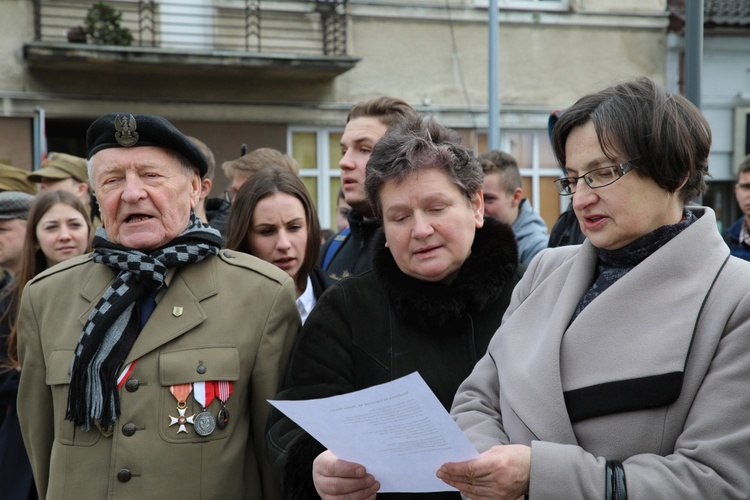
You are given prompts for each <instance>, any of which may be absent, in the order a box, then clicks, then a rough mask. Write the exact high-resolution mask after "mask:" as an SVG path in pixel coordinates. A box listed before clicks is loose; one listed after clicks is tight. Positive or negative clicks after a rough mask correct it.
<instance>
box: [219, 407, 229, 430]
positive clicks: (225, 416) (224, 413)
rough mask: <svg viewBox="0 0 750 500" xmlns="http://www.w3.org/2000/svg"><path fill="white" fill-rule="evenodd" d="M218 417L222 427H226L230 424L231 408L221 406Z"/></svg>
mask: <svg viewBox="0 0 750 500" xmlns="http://www.w3.org/2000/svg"><path fill="white" fill-rule="evenodd" d="M216 417H217V420H218V424H219V428H220V429H224V428H225V427H226V426H227V425H229V410H227V408H226V406H224V405H222V406H221V410H219V414H218V415H217V416H216Z"/></svg>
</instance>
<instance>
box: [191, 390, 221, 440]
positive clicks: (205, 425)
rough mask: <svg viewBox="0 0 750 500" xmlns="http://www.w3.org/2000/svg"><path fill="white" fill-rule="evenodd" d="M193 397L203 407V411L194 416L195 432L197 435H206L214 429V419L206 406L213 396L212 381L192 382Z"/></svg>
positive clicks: (209, 403)
mask: <svg viewBox="0 0 750 500" xmlns="http://www.w3.org/2000/svg"><path fill="white" fill-rule="evenodd" d="M193 397H194V398H195V400H196V401H197V402H198V403H199V404H200V405H201V406H202V407H203V411H202V412H200V413H199V414H198V415H196V416H195V423H194V424H193V426H194V427H195V433H196V434H198V435H199V436H208V435H209V434H211V433H212V432H213V431H214V429H216V419H215V418H214V416H213V415H211V414H210V413H209V412H208V410H207V408H208V407H209V406H210V405H211V402H212V401H213V400H214V397H215V388H214V384H213V382H195V383H194V384H193Z"/></svg>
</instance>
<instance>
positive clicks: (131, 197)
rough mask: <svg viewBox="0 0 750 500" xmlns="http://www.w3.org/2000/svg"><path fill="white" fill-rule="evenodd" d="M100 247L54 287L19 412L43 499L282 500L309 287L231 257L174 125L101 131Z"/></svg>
mask: <svg viewBox="0 0 750 500" xmlns="http://www.w3.org/2000/svg"><path fill="white" fill-rule="evenodd" d="M87 143H88V147H89V155H88V157H89V164H88V168H89V177H90V178H91V180H92V183H93V186H94V189H95V192H96V196H97V201H98V204H99V206H100V209H101V215H102V221H103V223H104V225H103V227H102V228H99V229H98V230H97V232H96V235H95V237H94V241H93V249H94V251H93V252H92V253H91V254H89V255H85V256H81V257H78V258H74V259H70V260H69V261H66V262H65V263H63V264H61V265H59V266H56V267H53V268H51V269H49V270H47V271H45V272H44V273H41V274H40V275H38V276H37V277H36V278H35V279H34V280H32V281H31V282H30V283H29V284H28V285H27V287H26V289H25V291H24V294H23V298H22V304H21V310H20V319H19V334H18V337H19V340H18V351H19V360H20V363H21V366H22V367H23V370H22V372H21V381H20V387H19V405H18V414H19V419H20V421H21V431H22V434H23V437H24V442H25V444H26V448H27V450H28V452H29V455H30V457H31V460H32V468H33V472H34V477H35V481H36V485H37V491H38V493H39V497H40V498H43V499H44V498H50V499H51V498H55V499H74V498H75V499H80V498H84V499H87V498H91V499H101V498H114V497H118V498H119V497H125V498H136V497H138V498H168V497H179V498H183V499H208V498H258V499H260V498H264V499H275V498H278V496H279V488H278V485H277V484H276V483H275V481H274V480H273V477H272V474H271V470H270V466H269V465H268V464H267V462H266V461H265V460H264V458H263V453H262V450H263V432H262V431H263V429H264V426H265V422H266V419H267V414H268V408H267V406H266V399H269V398H271V397H273V396H274V395H275V392H276V390H277V387H278V385H279V382H280V380H281V376H282V374H283V370H284V367H285V365H286V362H287V359H288V357H289V355H290V352H291V348H292V345H293V342H294V340H295V338H296V335H297V331H298V329H299V316H298V314H297V313H296V305H295V302H294V283H293V281H292V280H291V279H290V278H289V277H288V276H287V275H286V273H284V272H283V271H280V270H279V269H277V268H276V267H274V266H271V265H268V264H266V263H264V262H262V261H259V260H258V259H255V258H254V257H251V256H249V255H246V254H242V253H239V252H230V251H227V250H221V249H220V248H221V235H220V233H219V232H218V231H217V230H215V229H213V228H211V227H209V226H208V225H206V224H204V223H203V222H201V220H200V219H199V218H198V217H197V216H196V215H195V212H194V208H195V205H196V203H197V200H198V194H199V191H200V178H201V175H203V174H204V173H205V172H206V168H207V165H206V159H205V157H204V156H203V154H202V153H201V152H200V151H199V150H198V149H197V148H196V147H195V146H194V145H193V144H192V143H191V142H190V141H189V140H188V139H187V138H186V137H185V136H184V135H183V134H182V133H181V132H180V131H179V130H177V129H176V128H175V127H174V126H173V125H172V124H171V123H169V122H168V121H167V120H166V119H164V118H162V117H159V116H151V115H132V114H129V113H114V114H108V115H104V116H102V117H100V118H98V119H97V120H96V121H94V123H92V125H91V126H90V128H89V130H88V132H87Z"/></svg>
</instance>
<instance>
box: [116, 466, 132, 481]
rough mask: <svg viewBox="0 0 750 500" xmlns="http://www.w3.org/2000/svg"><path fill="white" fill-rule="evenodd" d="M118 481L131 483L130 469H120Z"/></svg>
mask: <svg viewBox="0 0 750 500" xmlns="http://www.w3.org/2000/svg"><path fill="white" fill-rule="evenodd" d="M117 480H118V481H120V482H121V483H127V482H128V481H130V471H129V470H128V469H120V472H118V473H117Z"/></svg>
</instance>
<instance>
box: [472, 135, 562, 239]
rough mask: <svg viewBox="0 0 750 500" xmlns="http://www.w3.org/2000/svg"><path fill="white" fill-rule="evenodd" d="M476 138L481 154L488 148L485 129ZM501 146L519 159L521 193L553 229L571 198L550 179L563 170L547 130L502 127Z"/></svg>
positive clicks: (553, 178) (558, 176)
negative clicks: (562, 193) (556, 157)
mask: <svg viewBox="0 0 750 500" xmlns="http://www.w3.org/2000/svg"><path fill="white" fill-rule="evenodd" d="M477 142H478V145H479V147H478V148H477V151H478V152H479V153H480V154H481V153H484V152H485V151H487V134H486V133H485V132H481V133H479V134H478V138H477ZM500 149H501V150H502V151H506V152H508V153H510V154H511V155H513V157H514V158H515V159H516V161H517V162H518V168H519V170H520V171H521V177H522V179H523V196H524V198H527V199H528V200H529V201H530V202H531V205H532V206H533V207H534V210H536V211H537V212H538V213H539V215H541V216H542V219H544V222H546V223H547V230H548V231H550V230H552V226H553V225H554V224H555V221H557V218H558V217H559V216H560V214H561V213H562V212H563V211H564V210H565V209H566V208H567V206H568V203H570V200H569V198H567V197H563V196H560V195H559V194H558V193H557V189H556V188H555V185H554V183H553V182H554V180H555V179H559V178H560V177H561V176H562V171H561V170H560V168H559V167H558V166H557V161H556V160H555V157H554V155H553V154H552V146H551V145H550V142H549V135H548V134H547V130H546V129H545V130H512V129H503V130H502V131H501V133H500Z"/></svg>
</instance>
